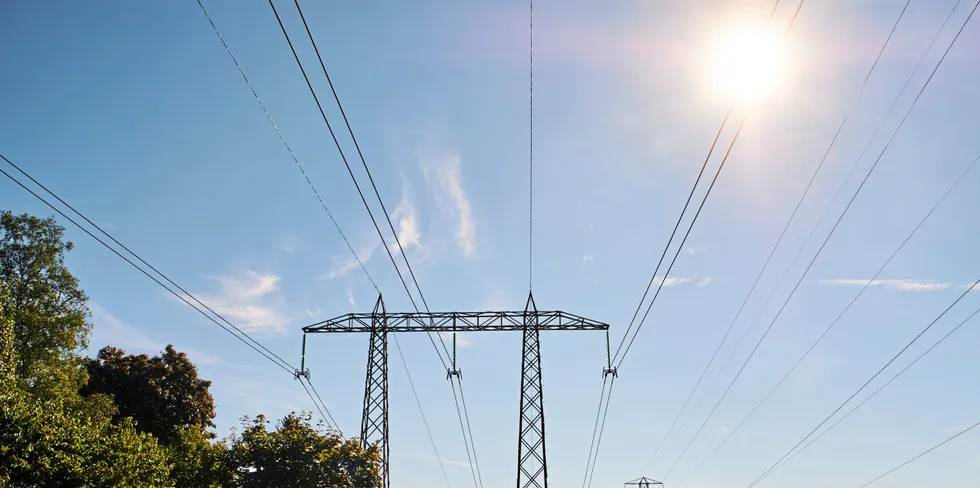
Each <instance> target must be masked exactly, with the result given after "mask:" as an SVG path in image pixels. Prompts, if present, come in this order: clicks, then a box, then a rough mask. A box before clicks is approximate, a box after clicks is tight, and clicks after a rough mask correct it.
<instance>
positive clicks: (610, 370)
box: [602, 367, 619, 378]
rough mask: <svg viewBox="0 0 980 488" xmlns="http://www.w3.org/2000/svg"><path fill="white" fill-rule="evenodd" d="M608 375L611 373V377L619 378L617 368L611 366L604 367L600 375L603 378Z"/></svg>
mask: <svg viewBox="0 0 980 488" xmlns="http://www.w3.org/2000/svg"><path fill="white" fill-rule="evenodd" d="M609 375H612V377H613V378H619V370H618V369H617V368H612V367H609V368H605V369H603V370H602V377H603V378H605V377H607V376H609Z"/></svg>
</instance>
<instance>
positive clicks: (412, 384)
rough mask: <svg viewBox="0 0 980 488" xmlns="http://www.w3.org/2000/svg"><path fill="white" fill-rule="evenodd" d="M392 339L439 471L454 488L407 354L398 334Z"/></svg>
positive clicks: (447, 484) (447, 483) (393, 335)
mask: <svg viewBox="0 0 980 488" xmlns="http://www.w3.org/2000/svg"><path fill="white" fill-rule="evenodd" d="M391 337H392V338H393V339H394V340H395V350H396V351H398V357H399V359H401V362H402V367H403V368H405V376H406V377H408V386H409V387H411V390H412V396H413V397H415V405H416V406H418V408H419V414H421V416H422V425H423V426H424V427H425V433H426V435H428V436H429V444H431V445H432V451H433V452H435V454H436V459H437V460H438V462H439V469H440V470H442V477H443V478H445V480H446V486H448V487H450V488H452V483H450V482H449V475H447V474H446V465H445V463H443V460H442V456H440V455H439V448H437V447H436V441H435V438H433V437H432V429H430V428H429V421H428V420H426V418H425V411H424V410H423V409H422V401H421V400H419V393H418V391H417V390H416V389H415V381H412V373H411V372H409V370H408V362H407V361H405V354H404V353H403V352H402V346H401V344H400V343H399V342H398V334H392V335H391Z"/></svg>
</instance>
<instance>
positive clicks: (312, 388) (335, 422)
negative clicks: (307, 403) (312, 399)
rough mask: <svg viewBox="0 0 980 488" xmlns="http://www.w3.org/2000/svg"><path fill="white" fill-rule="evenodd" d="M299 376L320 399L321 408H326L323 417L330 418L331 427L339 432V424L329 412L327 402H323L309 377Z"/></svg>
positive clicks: (321, 413)
mask: <svg viewBox="0 0 980 488" xmlns="http://www.w3.org/2000/svg"><path fill="white" fill-rule="evenodd" d="M300 376H301V377H302V378H304V379H306V382H307V383H309V385H310V389H311V390H313V394H314V395H316V399H317V400H319V401H320V404H322V405H323V409H324V410H326V412H327V415H326V417H324V419H330V422H331V423H332V424H333V427H334V428H335V429H337V431H338V432H340V424H338V423H337V421H336V420H335V419H334V418H333V415H331V414H330V410H328V409H327V402H324V401H323V398H321V397H320V392H318V391H316V387H315V386H313V382H312V381H310V379H309V378H307V377H306V376H303V375H300ZM320 415H323V412H320ZM341 434H343V432H341Z"/></svg>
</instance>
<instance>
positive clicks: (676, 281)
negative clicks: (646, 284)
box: [653, 276, 696, 287]
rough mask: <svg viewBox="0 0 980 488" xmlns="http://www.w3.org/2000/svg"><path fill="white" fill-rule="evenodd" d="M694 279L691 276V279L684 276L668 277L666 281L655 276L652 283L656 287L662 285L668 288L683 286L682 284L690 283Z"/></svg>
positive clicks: (661, 277)
mask: <svg viewBox="0 0 980 488" xmlns="http://www.w3.org/2000/svg"><path fill="white" fill-rule="evenodd" d="M695 279H696V278H695V277H693V276H691V277H686V276H668V277H667V278H666V279H664V277H663V276H657V277H655V278H653V282H654V283H656V284H657V285H662V286H664V287H670V286H678V285H684V284H687V283H691V282H693V281H694V280H695Z"/></svg>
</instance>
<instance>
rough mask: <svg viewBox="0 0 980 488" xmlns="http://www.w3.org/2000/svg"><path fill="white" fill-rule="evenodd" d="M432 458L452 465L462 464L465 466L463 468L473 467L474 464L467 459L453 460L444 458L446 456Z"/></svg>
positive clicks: (461, 465)
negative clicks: (466, 460)
mask: <svg viewBox="0 0 980 488" xmlns="http://www.w3.org/2000/svg"><path fill="white" fill-rule="evenodd" d="M432 459H433V461H436V462H438V463H442V464H448V465H450V466H460V467H463V468H471V467H472V466H473V465H471V464H470V463H468V462H465V461H453V460H451V459H444V458H443V459H440V458H432Z"/></svg>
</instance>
